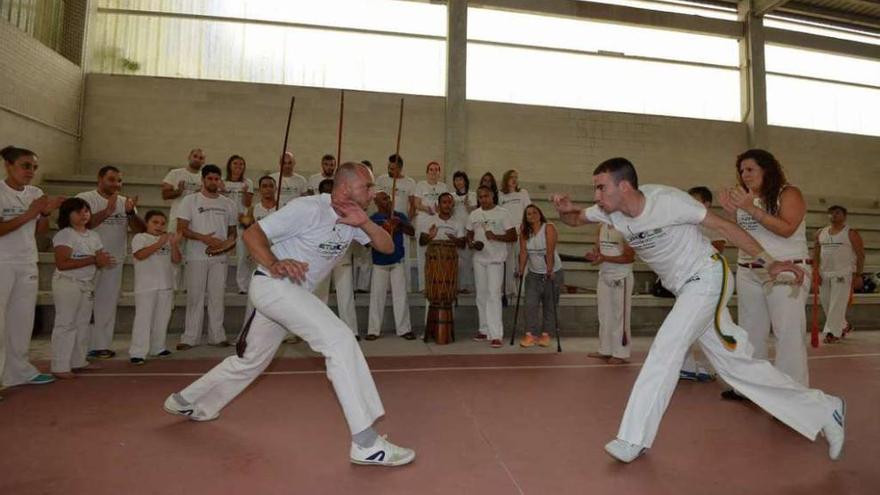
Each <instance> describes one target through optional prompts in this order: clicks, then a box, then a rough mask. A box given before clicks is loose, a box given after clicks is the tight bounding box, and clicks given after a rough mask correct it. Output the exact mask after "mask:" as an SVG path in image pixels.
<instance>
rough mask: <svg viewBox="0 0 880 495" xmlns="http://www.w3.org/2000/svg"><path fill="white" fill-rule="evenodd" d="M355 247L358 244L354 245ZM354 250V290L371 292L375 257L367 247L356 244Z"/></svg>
mask: <svg viewBox="0 0 880 495" xmlns="http://www.w3.org/2000/svg"><path fill="white" fill-rule="evenodd" d="M352 244H353V245H354V244H356V243H352ZM353 249H354V288H355V290H360V291H364V292H369V290H370V284H372V283H373V282H372V278H373V275H372V272H373V255H372V250H371V249H370V248H369V247H367V246H361V245H360V244H356V245H355V247H354V248H353Z"/></svg>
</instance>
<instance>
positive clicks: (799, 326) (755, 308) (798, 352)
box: [736, 265, 810, 387]
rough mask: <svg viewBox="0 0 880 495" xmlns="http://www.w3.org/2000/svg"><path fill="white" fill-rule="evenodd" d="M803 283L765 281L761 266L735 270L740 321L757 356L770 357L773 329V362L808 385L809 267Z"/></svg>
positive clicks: (759, 357)
mask: <svg viewBox="0 0 880 495" xmlns="http://www.w3.org/2000/svg"><path fill="white" fill-rule="evenodd" d="M801 267H802V268H804V269H805V270H807V276H806V277H804V283H803V284H802V285H800V286H797V285H787V284H785V283H775V284H774V283H767V284H766V285H765V284H764V281H765V280H766V277H763V278H762V275H761V273H760V272H761V271H760V270H752V269H750V268H745V267H739V269H738V270H737V272H736V291H737V295H738V306H737V313H738V323H739V325H740V327H742V328H745V329H746V331H747V332H748V333H749V340H750V341H751V343H752V346H753V347H754V349H755V358H757V359H767V357H768V355H769V353H768V349H767V339H768V337H769V336H770V329H771V328H772V329H773V335H774V336H775V337H776V359H775V360H774V364H775V365H776V367H777V368H779V370H780V371H782V372H783V373H786V374H788V376H790V377H792V378H794V379H795V380H796V381H798V382H800V383H801V385H804V386H805V387H806V386H809V384H810V375H809V371H808V370H807V342H806V338H807V337H806V332H807V315H806V311H805V309H804V307H805V304H806V302H807V296H809V294H810V270H809V269H810V267H809V266H807V265H801ZM765 273H766V272H765Z"/></svg>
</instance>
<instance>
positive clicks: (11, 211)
mask: <svg viewBox="0 0 880 495" xmlns="http://www.w3.org/2000/svg"><path fill="white" fill-rule="evenodd" d="M24 211H25V210H24V208H21V207H19V206H7V207H6V208H3V212H2V216H3V221H4V222H8V221H9V220H12V219H13V218H16V217H20V216H21V215H22V213H24Z"/></svg>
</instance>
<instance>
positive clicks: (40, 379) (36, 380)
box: [27, 373, 55, 385]
mask: <svg viewBox="0 0 880 495" xmlns="http://www.w3.org/2000/svg"><path fill="white" fill-rule="evenodd" d="M54 381H55V377H54V376H52V375H50V374H49V373H40V374H39V375H37V376H35V377H33V378H31V379H30V380H28V381H27V384H28V385H45V384H47V383H52V382H54Z"/></svg>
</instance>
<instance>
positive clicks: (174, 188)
mask: <svg viewBox="0 0 880 495" xmlns="http://www.w3.org/2000/svg"><path fill="white" fill-rule="evenodd" d="M204 164H205V152H204V151H202V149H201V148H193V149H192V150H190V152H189V156H188V157H187V164H186V167H183V168H175V169H174V170H171V171H170V172H168V174H167V175H166V176H165V178H164V179H162V199H164V200H166V201H167V200H171V211H170V212H169V214H168V216H169V218H168V231H169V232H177V217H178V212H179V211H180V203H181V201H183V198H185V197H186V196H188V195H190V194H193V193H195V192H198V190H199V189H201V187H202V175H201V174H200V173H199V172H200V171H201V170H202V165H204ZM185 246H186V239H184V240H183V244H182V245H181V246H180V248H181V249H184V248H185ZM184 256H186V253H185V252H184ZM180 272H181V269H180V266H179V265H175V266H174V280H173V282H174V289H175V290H177V289H178V288H180V285H181V282H180Z"/></svg>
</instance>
